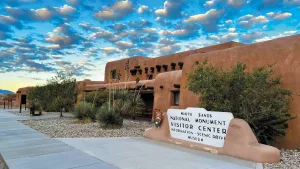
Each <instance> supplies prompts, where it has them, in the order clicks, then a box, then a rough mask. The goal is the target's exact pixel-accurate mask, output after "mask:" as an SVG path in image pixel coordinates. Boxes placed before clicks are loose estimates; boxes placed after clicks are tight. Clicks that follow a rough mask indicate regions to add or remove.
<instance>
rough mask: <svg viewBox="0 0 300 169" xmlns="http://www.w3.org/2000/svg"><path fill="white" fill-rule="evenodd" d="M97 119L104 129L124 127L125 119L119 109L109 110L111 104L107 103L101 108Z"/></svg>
mask: <svg viewBox="0 0 300 169" xmlns="http://www.w3.org/2000/svg"><path fill="white" fill-rule="evenodd" d="M97 119H98V120H99V123H100V125H101V126H103V127H114V126H117V127H120V126H122V125H123V118H122V116H121V113H120V112H119V111H118V110H117V109H113V108H109V104H108V103H105V104H103V105H102V106H101V108H99V110H98V114H97Z"/></svg>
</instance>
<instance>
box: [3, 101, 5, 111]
mask: <svg viewBox="0 0 300 169" xmlns="http://www.w3.org/2000/svg"><path fill="white" fill-rule="evenodd" d="M3 102H4V109H5V100H3Z"/></svg>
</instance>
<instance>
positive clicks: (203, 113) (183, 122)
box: [168, 108, 233, 147]
mask: <svg viewBox="0 0 300 169" xmlns="http://www.w3.org/2000/svg"><path fill="white" fill-rule="evenodd" d="M232 119H233V115H232V113H228V112H213V111H207V110H205V109H203V108H187V109H169V110H168V121H169V128H170V134H171V137H173V138H177V139H181V140H186V141H191V142H196V143H201V144H205V145H210V146H215V147H223V145H224V141H225V137H226V133H227V130H228V126H229V123H230V121H231V120H232Z"/></svg>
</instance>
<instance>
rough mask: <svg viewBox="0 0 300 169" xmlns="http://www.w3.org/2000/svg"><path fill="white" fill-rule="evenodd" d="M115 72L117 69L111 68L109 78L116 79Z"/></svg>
mask: <svg viewBox="0 0 300 169" xmlns="http://www.w3.org/2000/svg"><path fill="white" fill-rule="evenodd" d="M116 74H117V70H116V69H114V70H112V71H111V78H112V79H116Z"/></svg>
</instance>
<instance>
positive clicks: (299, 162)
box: [264, 149, 300, 169]
mask: <svg viewBox="0 0 300 169" xmlns="http://www.w3.org/2000/svg"><path fill="white" fill-rule="evenodd" d="M264 169H300V151H299V150H284V149H282V150H281V160H280V162H279V163H274V164H265V167H264Z"/></svg>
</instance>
